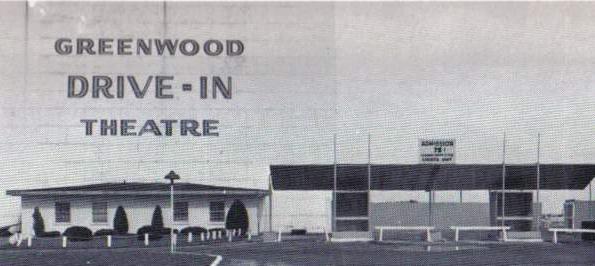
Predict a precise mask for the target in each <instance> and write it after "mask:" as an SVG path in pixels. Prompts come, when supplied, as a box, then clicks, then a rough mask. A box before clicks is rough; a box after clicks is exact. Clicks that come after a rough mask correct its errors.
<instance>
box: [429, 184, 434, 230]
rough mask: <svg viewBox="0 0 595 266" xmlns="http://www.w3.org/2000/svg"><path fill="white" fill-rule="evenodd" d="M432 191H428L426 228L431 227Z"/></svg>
mask: <svg viewBox="0 0 595 266" xmlns="http://www.w3.org/2000/svg"><path fill="white" fill-rule="evenodd" d="M432 196H433V195H432V189H430V190H429V191H428V226H432V220H433V217H432V215H433V214H432V201H433V197H432Z"/></svg>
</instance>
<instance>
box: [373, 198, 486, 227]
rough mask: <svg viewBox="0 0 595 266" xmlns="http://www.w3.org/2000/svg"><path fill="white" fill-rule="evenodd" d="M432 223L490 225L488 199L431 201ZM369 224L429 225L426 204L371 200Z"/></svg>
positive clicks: (440, 225) (442, 225)
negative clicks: (480, 201) (479, 200)
mask: <svg viewBox="0 0 595 266" xmlns="http://www.w3.org/2000/svg"><path fill="white" fill-rule="evenodd" d="M432 216H433V222H432V225H433V226H435V227H436V228H437V229H447V228H448V227H449V226H453V225H461V226H464V225H469V226H470V225H477V226H489V225H490V208H489V204H488V203H477V202H463V203H456V202H436V203H433V204H432ZM370 222H371V224H372V226H373V227H374V226H399V225H428V224H429V205H428V203H425V202H413V203H412V202H374V203H372V204H371V208H370Z"/></svg>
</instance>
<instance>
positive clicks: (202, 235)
mask: <svg viewBox="0 0 595 266" xmlns="http://www.w3.org/2000/svg"><path fill="white" fill-rule="evenodd" d="M200 241H205V233H200Z"/></svg>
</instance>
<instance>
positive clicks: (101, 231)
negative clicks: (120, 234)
mask: <svg viewBox="0 0 595 266" xmlns="http://www.w3.org/2000/svg"><path fill="white" fill-rule="evenodd" d="M93 235H95V236H109V235H112V236H113V235H116V231H115V230H113V229H99V230H97V231H95V233H94V234H93Z"/></svg>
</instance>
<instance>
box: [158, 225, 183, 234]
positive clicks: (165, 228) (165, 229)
mask: <svg viewBox="0 0 595 266" xmlns="http://www.w3.org/2000/svg"><path fill="white" fill-rule="evenodd" d="M155 229H158V228H155ZM170 229H171V228H169V227H163V228H161V229H160V231H161V234H163V235H169V234H171V232H170V231H169V230H170ZM158 230H159V229H158ZM177 233H179V232H178V229H174V234H177Z"/></svg>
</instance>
